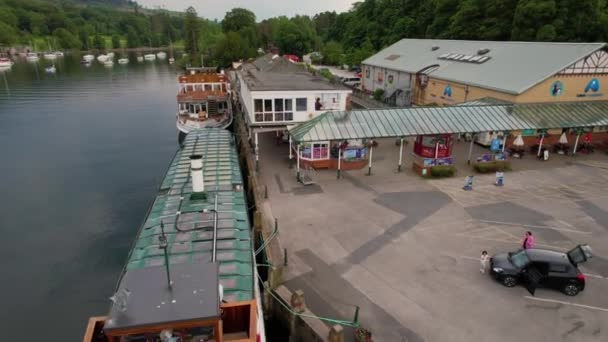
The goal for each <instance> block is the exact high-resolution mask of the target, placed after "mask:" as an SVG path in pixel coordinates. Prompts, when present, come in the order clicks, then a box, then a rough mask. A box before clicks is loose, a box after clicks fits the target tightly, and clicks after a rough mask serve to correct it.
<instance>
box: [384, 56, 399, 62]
mask: <svg viewBox="0 0 608 342" xmlns="http://www.w3.org/2000/svg"><path fill="white" fill-rule="evenodd" d="M399 57H401V55H388V56H386V58H384V59H386V60H389V61H394V60H396V59H397V58H399Z"/></svg>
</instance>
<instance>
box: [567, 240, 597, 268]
mask: <svg viewBox="0 0 608 342" xmlns="http://www.w3.org/2000/svg"><path fill="white" fill-rule="evenodd" d="M566 254H568V259H570V262H571V263H572V264H573V265H574V266H578V265H579V264H582V263H584V262H585V261H587V260H589V259H591V258H592V257H593V253H592V252H591V247H589V245H577V246H576V247H574V248H572V249H571V250H569V251H568V253H566Z"/></svg>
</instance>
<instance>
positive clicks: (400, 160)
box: [397, 138, 403, 172]
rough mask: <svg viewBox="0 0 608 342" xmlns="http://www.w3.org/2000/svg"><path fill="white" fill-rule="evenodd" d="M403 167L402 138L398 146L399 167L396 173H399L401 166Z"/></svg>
mask: <svg viewBox="0 0 608 342" xmlns="http://www.w3.org/2000/svg"><path fill="white" fill-rule="evenodd" d="M402 165H403V138H401V141H400V144H399V166H398V167H397V172H401V166H402Z"/></svg>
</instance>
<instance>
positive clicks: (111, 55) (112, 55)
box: [106, 52, 114, 58]
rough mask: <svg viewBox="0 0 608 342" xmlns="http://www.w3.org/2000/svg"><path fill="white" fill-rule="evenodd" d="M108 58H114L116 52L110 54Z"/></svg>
mask: <svg viewBox="0 0 608 342" xmlns="http://www.w3.org/2000/svg"><path fill="white" fill-rule="evenodd" d="M106 56H108V58H114V52H108V53H107V54H106Z"/></svg>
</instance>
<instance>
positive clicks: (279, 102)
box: [274, 99, 283, 112]
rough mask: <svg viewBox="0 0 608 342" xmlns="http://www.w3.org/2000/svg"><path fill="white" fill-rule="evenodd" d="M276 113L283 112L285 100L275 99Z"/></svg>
mask: <svg viewBox="0 0 608 342" xmlns="http://www.w3.org/2000/svg"><path fill="white" fill-rule="evenodd" d="M274 111H275V112H282V111H283V99H274Z"/></svg>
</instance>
